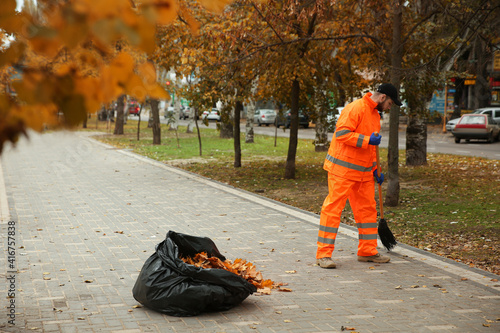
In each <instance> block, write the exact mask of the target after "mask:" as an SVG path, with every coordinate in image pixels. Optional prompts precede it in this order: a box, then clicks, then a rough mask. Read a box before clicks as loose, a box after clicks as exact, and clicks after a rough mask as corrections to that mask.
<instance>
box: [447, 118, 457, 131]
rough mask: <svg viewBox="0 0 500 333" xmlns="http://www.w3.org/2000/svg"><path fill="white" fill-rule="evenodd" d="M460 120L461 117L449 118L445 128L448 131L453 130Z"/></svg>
mask: <svg viewBox="0 0 500 333" xmlns="http://www.w3.org/2000/svg"><path fill="white" fill-rule="evenodd" d="M459 121H460V118H455V119H452V120H449V121H448V122H447V123H446V125H445V128H446V130H447V131H448V132H451V131H453V130H454V129H455V126H456V125H457V123H458V122H459Z"/></svg>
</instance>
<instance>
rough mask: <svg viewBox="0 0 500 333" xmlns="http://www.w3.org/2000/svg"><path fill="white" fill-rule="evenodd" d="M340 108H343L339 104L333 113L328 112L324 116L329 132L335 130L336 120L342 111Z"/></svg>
mask: <svg viewBox="0 0 500 333" xmlns="http://www.w3.org/2000/svg"><path fill="white" fill-rule="evenodd" d="M342 110H344V107H343V106H339V107H337V108H336V109H335V111H336V112H335V113H333V112H330V113H328V115H327V116H326V122H327V124H328V130H329V131H330V132H334V131H335V126H336V125H337V121H339V117H340V113H342Z"/></svg>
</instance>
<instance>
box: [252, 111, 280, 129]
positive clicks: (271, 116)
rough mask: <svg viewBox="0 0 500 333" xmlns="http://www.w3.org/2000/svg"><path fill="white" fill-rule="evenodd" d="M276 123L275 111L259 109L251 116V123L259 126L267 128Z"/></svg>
mask: <svg viewBox="0 0 500 333" xmlns="http://www.w3.org/2000/svg"><path fill="white" fill-rule="evenodd" d="M275 121H276V111H274V110H271V109H261V110H255V114H254V115H253V122H254V123H255V124H257V125H259V126H262V124H264V125H266V126H269V125H270V124H274V122H275Z"/></svg>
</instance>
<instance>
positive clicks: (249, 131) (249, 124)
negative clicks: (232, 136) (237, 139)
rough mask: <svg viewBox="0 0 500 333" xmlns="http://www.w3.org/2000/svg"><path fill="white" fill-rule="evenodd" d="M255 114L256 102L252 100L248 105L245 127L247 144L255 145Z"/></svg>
mask: <svg viewBox="0 0 500 333" xmlns="http://www.w3.org/2000/svg"><path fill="white" fill-rule="evenodd" d="M254 114H255V101H254V100H253V99H250V100H249V101H248V105H247V121H246V125H245V143H253V142H254V141H253V135H254V133H253V115H254Z"/></svg>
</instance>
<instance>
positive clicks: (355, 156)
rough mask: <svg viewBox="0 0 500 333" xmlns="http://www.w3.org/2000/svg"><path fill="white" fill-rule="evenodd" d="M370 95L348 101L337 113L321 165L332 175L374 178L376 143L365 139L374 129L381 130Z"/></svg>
mask: <svg viewBox="0 0 500 333" xmlns="http://www.w3.org/2000/svg"><path fill="white" fill-rule="evenodd" d="M371 95H372V94H371V93H367V94H366V95H364V96H363V98H360V99H358V100H356V101H354V102H352V103H350V104H349V105H347V106H346V107H345V108H344V109H343V110H342V113H341V114H340V117H339V120H338V121H337V128H336V130H335V133H333V138H332V142H331V144H330V148H329V149H328V154H327V155H326V159H325V163H324V165H323V168H324V169H325V170H326V171H328V172H330V173H332V174H333V175H335V176H339V177H342V178H346V179H350V180H354V181H370V180H373V170H375V169H376V168H377V162H376V152H375V146H373V145H369V144H368V142H369V141H370V135H371V134H372V133H373V132H380V115H379V113H378V111H377V109H376V107H377V103H375V102H374V101H373V100H372V99H371V98H370V96H371Z"/></svg>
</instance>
